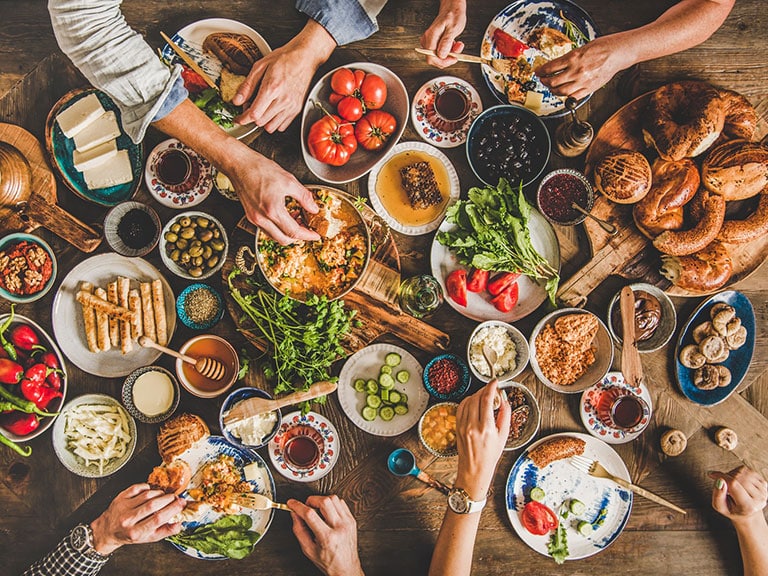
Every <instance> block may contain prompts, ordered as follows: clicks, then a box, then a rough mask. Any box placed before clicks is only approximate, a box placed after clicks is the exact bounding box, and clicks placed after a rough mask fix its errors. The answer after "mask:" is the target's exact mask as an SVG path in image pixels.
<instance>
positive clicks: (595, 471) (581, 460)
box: [570, 456, 687, 514]
mask: <svg viewBox="0 0 768 576" xmlns="http://www.w3.org/2000/svg"><path fill="white" fill-rule="evenodd" d="M570 463H571V465H572V466H574V467H575V468H577V469H579V470H581V471H582V472H585V473H586V474H589V475H590V476H594V477H595V478H607V479H608V480H612V481H613V482H615V483H616V484H618V485H619V486H622V487H624V488H626V489H627V490H631V491H632V492H634V493H635V494H639V495H640V496H643V497H644V498H648V500H653V501H654V502H656V503H657V504H661V505H662V506H666V507H667V508H671V509H672V510H674V511H676V512H680V514H687V512H686V511H685V510H683V509H682V508H680V507H678V506H675V505H674V504H672V502H669V501H667V500H664V498H662V497H661V496H657V495H656V494H654V493H653V492H649V491H648V490H646V489H645V488H641V487H640V486H637V485H636V484H632V483H631V482H628V481H626V480H624V478H619V477H618V476H614V475H613V474H611V473H610V472H608V470H606V469H605V468H604V467H603V465H602V464H600V462H598V461H597V460H590V459H589V458H586V457H584V456H571V458H570Z"/></svg>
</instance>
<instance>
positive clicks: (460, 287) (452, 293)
mask: <svg viewBox="0 0 768 576" xmlns="http://www.w3.org/2000/svg"><path fill="white" fill-rule="evenodd" d="M445 289H446V291H447V292H448V296H449V297H450V298H451V300H453V301H454V302H456V304H458V305H459V306H466V305H467V271H466V270H464V269H462V268H459V269H458V270H454V271H453V272H451V273H450V274H448V278H446V279H445Z"/></svg>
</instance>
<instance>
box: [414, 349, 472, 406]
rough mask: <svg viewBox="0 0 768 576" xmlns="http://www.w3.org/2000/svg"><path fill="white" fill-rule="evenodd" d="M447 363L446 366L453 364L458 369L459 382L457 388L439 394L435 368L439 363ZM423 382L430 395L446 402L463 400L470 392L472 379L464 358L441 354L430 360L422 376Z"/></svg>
mask: <svg viewBox="0 0 768 576" xmlns="http://www.w3.org/2000/svg"><path fill="white" fill-rule="evenodd" d="M439 362H440V363H446V366H448V365H450V364H451V363H452V364H453V365H454V366H455V367H456V369H457V370H458V373H459V381H458V383H457V384H456V386H455V387H454V388H453V390H450V391H448V392H438V390H437V388H436V384H435V380H434V378H435V374H434V370H435V368H434V367H435V366H437V365H438V363H439ZM422 380H423V381H424V388H426V389H427V392H429V395H430V396H432V398H435V399H437V400H441V401H446V400H458V399H459V398H462V397H463V396H464V395H465V394H466V393H467V390H469V385H470V383H471V379H470V377H469V368H468V367H467V363H466V362H464V360H463V359H462V358H459V357H458V356H456V355H455V354H440V355H439V356H435V357H434V358H432V360H430V361H429V362H428V363H427V365H426V366H425V367H424V373H423V375H422Z"/></svg>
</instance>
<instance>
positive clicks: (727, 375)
mask: <svg viewBox="0 0 768 576" xmlns="http://www.w3.org/2000/svg"><path fill="white" fill-rule="evenodd" d="M716 368H717V371H718V373H719V375H720V383H719V384H718V386H720V388H725V387H726V386H728V385H729V384H730V383H731V371H730V370H728V368H726V367H725V366H723V365H722V364H718V365H717V366H716Z"/></svg>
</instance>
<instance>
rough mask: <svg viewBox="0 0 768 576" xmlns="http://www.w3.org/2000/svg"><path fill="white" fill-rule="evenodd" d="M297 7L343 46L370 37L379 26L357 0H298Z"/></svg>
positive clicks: (374, 18)
mask: <svg viewBox="0 0 768 576" xmlns="http://www.w3.org/2000/svg"><path fill="white" fill-rule="evenodd" d="M296 9H297V10H298V11H299V12H303V13H304V14H306V15H307V16H309V17H310V18H312V20H314V21H315V22H317V23H318V24H320V25H321V26H322V27H323V28H325V29H326V30H327V31H328V33H329V34H330V35H331V36H333V39H334V40H335V41H336V44H338V45H339V46H343V45H344V44H350V43H352V42H356V41H357V40H363V39H364V38H368V36H370V35H371V34H373V33H374V32H376V31H377V30H378V29H379V27H378V25H377V24H376V17H375V15H371V14H369V13H368V12H367V11H366V9H365V8H364V7H363V5H362V4H361V3H360V2H358V1H357V0H296Z"/></svg>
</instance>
